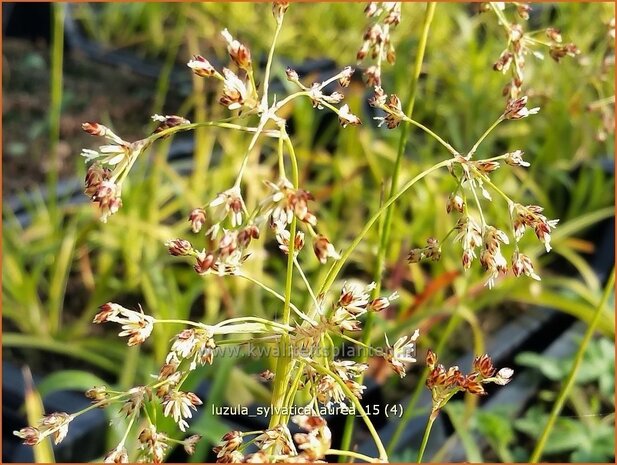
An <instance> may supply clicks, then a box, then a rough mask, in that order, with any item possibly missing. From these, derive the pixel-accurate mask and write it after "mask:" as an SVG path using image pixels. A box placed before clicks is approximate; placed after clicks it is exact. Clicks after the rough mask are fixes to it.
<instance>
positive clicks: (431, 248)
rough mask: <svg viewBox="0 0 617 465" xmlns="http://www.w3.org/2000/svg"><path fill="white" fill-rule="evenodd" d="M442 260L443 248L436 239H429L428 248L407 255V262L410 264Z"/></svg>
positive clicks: (427, 241)
mask: <svg viewBox="0 0 617 465" xmlns="http://www.w3.org/2000/svg"><path fill="white" fill-rule="evenodd" d="M440 258H441V246H440V245H439V241H438V240H437V239H435V238H434V237H429V238H428V239H427V240H426V246H425V247H421V248H417V249H412V250H410V251H409V254H407V261H408V262H409V263H418V262H420V261H422V260H433V261H437V260H439V259H440Z"/></svg>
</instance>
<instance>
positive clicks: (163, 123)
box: [152, 114, 191, 134]
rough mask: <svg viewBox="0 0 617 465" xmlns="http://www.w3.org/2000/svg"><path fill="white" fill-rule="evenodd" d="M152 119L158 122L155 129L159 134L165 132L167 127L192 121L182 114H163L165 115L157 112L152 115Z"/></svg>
mask: <svg viewBox="0 0 617 465" xmlns="http://www.w3.org/2000/svg"><path fill="white" fill-rule="evenodd" d="M152 121H155V122H157V123H158V125H157V127H156V129H155V130H154V133H155V134H158V133H159V132H163V131H165V130H166V129H170V128H175V127H177V126H184V125H187V124H191V122H190V121H189V120H188V119H186V118H183V117H182V116H177V115H165V116H163V115H156V114H155V115H152Z"/></svg>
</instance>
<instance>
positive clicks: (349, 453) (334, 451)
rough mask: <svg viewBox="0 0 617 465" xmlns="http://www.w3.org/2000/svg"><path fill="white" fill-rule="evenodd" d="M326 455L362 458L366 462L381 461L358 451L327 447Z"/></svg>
mask: <svg viewBox="0 0 617 465" xmlns="http://www.w3.org/2000/svg"><path fill="white" fill-rule="evenodd" d="M326 455H340V456H341V457H353V458H355V459H360V460H364V461H365V462H368V463H381V461H380V460H376V459H374V458H373V457H369V456H368V455H364V454H360V453H359V452H352V451H350V450H339V449H328V451H327V452H326Z"/></svg>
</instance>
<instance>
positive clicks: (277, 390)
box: [269, 124, 299, 428]
mask: <svg viewBox="0 0 617 465" xmlns="http://www.w3.org/2000/svg"><path fill="white" fill-rule="evenodd" d="M280 132H281V137H283V138H284V140H285V144H286V145H287V148H288V151H289V158H290V160H291V178H292V179H291V182H292V185H293V187H294V188H297V187H298V178H299V175H298V161H297V159H296V153H295V151H294V148H293V144H292V143H291V140H290V139H289V136H288V135H287V133H286V132H285V126H284V125H283V124H281V125H280ZM295 237H296V217H295V216H294V217H293V219H292V220H291V225H290V227H289V245H288V254H287V276H286V279H285V303H284V305H283V323H284V324H285V325H287V324H288V323H289V317H290V304H291V292H292V284H293V271H294V243H295ZM289 345H290V341H289V334H288V333H284V334H283V335H282V336H281V342H280V344H279V348H280V352H279V358H278V360H277V363H276V376H275V378H274V389H273V392H272V407H273V411H272V416H271V417H270V424H269V428H274V427H275V426H277V425H278V424H279V423H280V421H281V413H282V411H281V410H282V409H281V407H282V406H283V403H284V401H285V396H286V390H287V389H288V387H289V377H290V376H291V365H292V363H293V359H292V357H291V356H290V354H289V350H288V347H289Z"/></svg>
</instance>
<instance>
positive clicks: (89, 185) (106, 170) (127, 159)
mask: <svg viewBox="0 0 617 465" xmlns="http://www.w3.org/2000/svg"><path fill="white" fill-rule="evenodd" d="M82 129H83V130H84V131H85V132H87V133H88V134H90V135H93V136H99V137H104V138H105V139H107V140H108V141H110V142H111V143H110V144H107V145H102V146H100V147H99V150H98V151H96V150H91V149H83V150H82V152H81V155H82V156H83V157H84V158H85V161H86V163H90V162H91V165H90V166H89V167H88V171H87V173H86V179H85V190H84V193H85V194H86V195H87V196H88V197H90V199H91V200H92V202H93V203H95V204H96V205H97V206H98V207H99V210H100V212H101V221H102V222H106V221H107V219H108V218H109V216H111V215H113V214H114V213H116V212H117V211H118V210H119V209H120V207H121V206H122V199H121V191H122V182H123V181H124V179H125V178H126V176H127V174H128V172H129V170H130V168H131V166H132V164H133V163H134V161H135V159H136V158H137V157H138V156H139V154H140V153H141V152H142V151H143V149H144V147H145V146H146V140H145V139H144V140H138V141H136V142H127V141H125V140H123V139H122V138H120V137H119V136H118V135H116V134H115V133H114V132H113V131H112V130H111V129H109V128H108V127H107V126H104V125H102V124H100V123H92V122H88V123H83V124H82Z"/></svg>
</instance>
